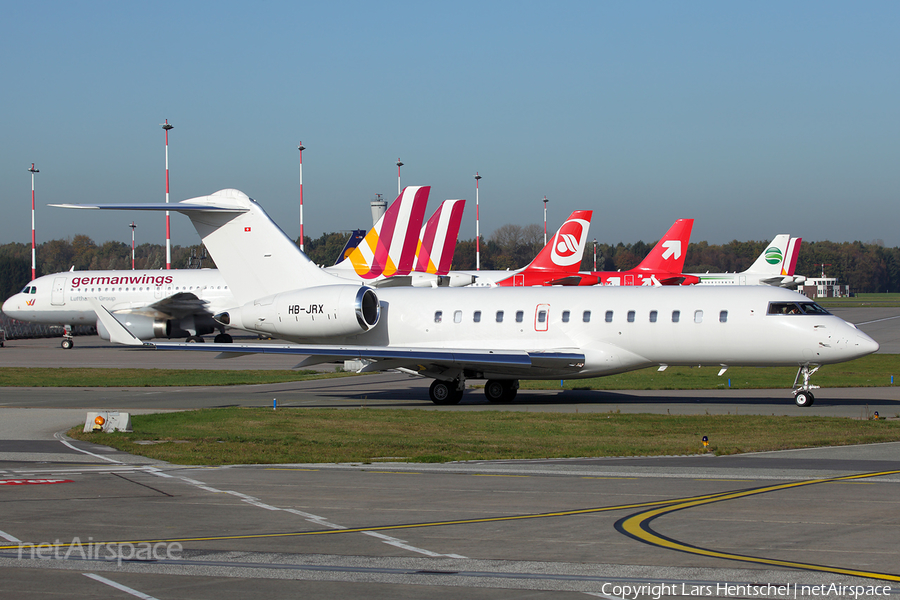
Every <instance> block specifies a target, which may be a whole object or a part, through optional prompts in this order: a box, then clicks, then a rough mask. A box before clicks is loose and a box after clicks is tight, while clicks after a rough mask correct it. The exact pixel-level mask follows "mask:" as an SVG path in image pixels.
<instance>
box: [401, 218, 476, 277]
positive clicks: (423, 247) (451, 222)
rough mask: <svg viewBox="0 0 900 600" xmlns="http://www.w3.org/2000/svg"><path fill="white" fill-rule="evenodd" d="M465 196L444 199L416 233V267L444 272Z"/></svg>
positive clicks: (448, 266) (459, 222)
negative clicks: (417, 234) (417, 237)
mask: <svg viewBox="0 0 900 600" xmlns="http://www.w3.org/2000/svg"><path fill="white" fill-rule="evenodd" d="M465 207H466V201H465V200H444V201H443V202H442V203H441V205H440V206H439V207H438V209H437V210H436V211H434V214H433V215H431V218H430V219H428V222H427V223H425V225H424V226H423V227H422V231H421V232H420V233H419V247H418V249H417V250H416V266H415V268H414V270H415V271H417V272H421V273H435V274H437V275H446V274H447V272H448V271H450V266H451V264H452V263H453V253H454V252H455V251H456V241H457V238H458V236H459V228H460V225H461V224H462V216H463V210H464V209H465Z"/></svg>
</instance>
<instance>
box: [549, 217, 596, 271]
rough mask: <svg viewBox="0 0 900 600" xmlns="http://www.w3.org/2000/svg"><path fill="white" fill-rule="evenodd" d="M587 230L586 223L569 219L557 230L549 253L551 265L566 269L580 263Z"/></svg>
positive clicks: (581, 220)
mask: <svg viewBox="0 0 900 600" xmlns="http://www.w3.org/2000/svg"><path fill="white" fill-rule="evenodd" d="M587 229H588V222H587V221H585V220H583V219H571V220H569V221H566V222H565V223H564V224H563V226H562V227H560V228H559V232H558V233H557V234H556V238H555V239H554V240H553V248H552V251H551V253H550V259H551V260H552V261H553V264H555V265H557V266H559V267H568V266H571V265H574V264H576V263H580V262H581V255H582V254H583V253H584V242H585V238H586V237H587V236H586V235H585V232H586V231H587Z"/></svg>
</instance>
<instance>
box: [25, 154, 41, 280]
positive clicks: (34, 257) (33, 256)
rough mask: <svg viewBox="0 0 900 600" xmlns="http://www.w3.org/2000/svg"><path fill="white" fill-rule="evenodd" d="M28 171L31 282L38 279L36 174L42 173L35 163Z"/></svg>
mask: <svg viewBox="0 0 900 600" xmlns="http://www.w3.org/2000/svg"><path fill="white" fill-rule="evenodd" d="M28 170H29V171H30V172H31V280H32V281H34V280H35V279H37V251H36V250H35V248H36V246H35V243H34V174H35V173H40V170H39V169H35V168H34V163H31V168H30V169H28Z"/></svg>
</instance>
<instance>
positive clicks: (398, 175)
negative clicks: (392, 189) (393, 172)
mask: <svg viewBox="0 0 900 600" xmlns="http://www.w3.org/2000/svg"><path fill="white" fill-rule="evenodd" d="M402 166H403V163H402V162H400V159H399V158H398V159H397V195H398V196H399V195H400V193H401V192H402V191H403V188H401V187H400V167H402Z"/></svg>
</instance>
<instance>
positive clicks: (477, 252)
mask: <svg viewBox="0 0 900 600" xmlns="http://www.w3.org/2000/svg"><path fill="white" fill-rule="evenodd" d="M479 179H481V175H479V174H478V171H475V270H476V271H480V270H481V239H480V238H481V230H480V228H479V222H478V218H479V215H478V180H479Z"/></svg>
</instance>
